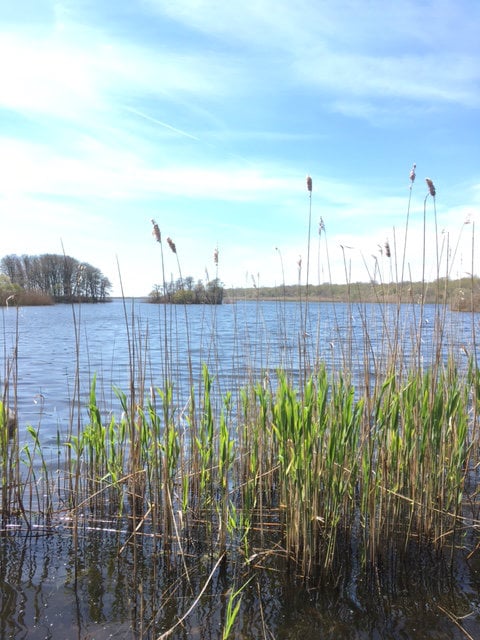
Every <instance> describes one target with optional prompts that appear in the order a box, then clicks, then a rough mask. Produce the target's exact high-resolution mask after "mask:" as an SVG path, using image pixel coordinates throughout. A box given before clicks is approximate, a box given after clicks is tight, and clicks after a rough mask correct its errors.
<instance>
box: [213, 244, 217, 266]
mask: <svg viewBox="0 0 480 640" xmlns="http://www.w3.org/2000/svg"><path fill="white" fill-rule="evenodd" d="M213 262H214V263H215V264H216V265H217V266H218V247H217V248H216V249H215V251H214V252H213Z"/></svg>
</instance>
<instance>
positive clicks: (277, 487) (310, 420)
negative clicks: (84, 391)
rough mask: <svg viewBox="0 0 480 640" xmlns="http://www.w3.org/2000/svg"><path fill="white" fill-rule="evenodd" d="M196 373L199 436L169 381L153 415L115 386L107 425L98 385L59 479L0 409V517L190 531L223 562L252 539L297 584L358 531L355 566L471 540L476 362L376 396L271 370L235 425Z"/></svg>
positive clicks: (394, 379) (415, 375) (324, 566)
mask: <svg viewBox="0 0 480 640" xmlns="http://www.w3.org/2000/svg"><path fill="white" fill-rule="evenodd" d="M202 376H203V384H202V387H201V388H200V390H199V391H198V393H197V394H195V392H194V391H192V399H191V402H192V406H195V407H197V408H198V409H196V411H197V415H196V418H195V422H196V424H197V429H196V431H195V432H192V430H191V428H190V420H186V421H185V420H184V419H183V418H180V417H179V415H178V412H177V407H176V406H175V405H174V402H173V393H172V387H171V386H168V387H167V388H166V389H158V390H157V394H158V402H157V403H156V404H157V406H156V407H154V406H153V404H152V403H151V402H147V404H146V405H145V406H141V405H137V406H136V407H135V410H134V411H132V409H131V407H130V406H129V398H128V397H127V395H125V394H123V393H122V392H120V391H117V393H118V396H119V399H120V402H121V405H122V408H123V413H122V416H121V417H120V418H119V419H118V418H115V417H112V418H111V419H110V421H109V422H107V423H104V421H103V419H102V412H101V410H100V408H99V406H98V403H97V398H96V386H95V385H96V382H95V378H94V380H93V381H92V386H91V391H90V398H89V407H88V412H89V417H90V420H89V423H88V424H86V425H84V426H83V427H82V429H81V431H80V434H79V436H78V437H77V436H74V435H73V434H72V435H70V438H69V439H68V441H67V442H65V443H62V445H61V446H63V447H64V449H65V451H64V455H62V456H61V457H62V459H65V460H68V461H69V463H68V465H65V466H64V467H63V471H62V473H61V475H60V477H59V475H58V473H57V474H52V473H51V472H50V471H49V466H48V465H47V464H46V462H45V458H44V455H43V453H42V445H41V442H40V438H39V434H38V432H37V431H36V430H35V429H33V428H32V427H29V428H28V433H29V435H30V438H31V443H30V444H27V445H24V446H23V447H22V448H21V449H20V450H16V447H17V446H18V445H17V441H16V440H15V439H14V440H13V441H11V440H10V441H9V440H8V438H7V435H6V433H7V431H6V426H5V425H6V418H5V411H4V409H3V405H2V407H1V411H0V434H1V441H0V452H1V455H2V458H1V462H2V487H1V488H2V492H1V496H2V504H1V506H2V517H3V519H4V520H5V519H8V518H12V517H14V516H16V515H18V514H23V518H24V520H25V522H26V524H27V525H28V523H29V521H30V520H31V519H32V518H33V517H34V515H35V514H38V513H41V514H42V515H43V516H48V517H49V518H52V517H53V518H55V517H56V518H58V517H62V518H68V520H70V521H72V522H73V521H74V520H75V519H78V518H80V517H81V518H84V517H88V518H90V519H92V520H94V521H95V520H98V521H102V520H104V519H105V518H109V519H112V518H114V519H118V520H120V519H126V520H128V521H129V522H130V526H131V530H132V535H135V534H139V533H140V532H141V533H142V534H143V535H145V534H147V533H148V534H149V535H153V536H156V537H158V542H159V544H160V545H161V546H164V547H165V548H168V547H169V546H171V545H174V546H176V547H178V548H180V549H181V548H182V544H183V542H182V541H183V540H185V539H187V538H188V537H189V536H192V535H193V536H194V535H195V533H194V532H195V531H198V530H199V527H200V529H201V530H202V532H203V533H202V535H203V534H205V533H207V534H208V536H209V538H210V542H211V545H212V549H216V550H217V551H218V553H222V554H224V553H227V552H229V553H233V554H237V553H240V554H242V555H245V556H246V555H247V553H248V550H249V549H252V548H253V547H255V548H257V545H258V542H259V540H260V541H263V544H264V545H265V548H264V549H262V550H261V552H262V553H265V552H267V551H268V550H270V549H271V548H277V549H279V550H281V553H282V554H284V555H285V556H286V557H288V558H289V560H290V561H291V562H293V563H294V564H295V565H296V566H297V567H298V571H299V572H300V573H301V575H303V576H305V577H310V576H313V575H318V574H319V573H320V574H321V573H323V572H326V573H328V572H329V571H330V570H331V569H332V567H334V566H335V564H336V561H337V560H338V557H337V556H338V554H339V553H340V554H341V553H343V550H344V549H345V548H346V547H348V546H349V545H351V544H353V539H354V538H357V537H358V536H359V535H360V537H361V549H362V561H363V562H364V563H365V564H366V563H373V564H375V562H376V560H377V559H378V557H379V555H380V554H381V553H383V551H384V549H385V546H386V545H387V546H388V545H390V544H391V545H395V546H397V547H399V548H405V547H406V546H408V544H409V543H410V542H411V541H412V540H416V541H418V542H419V543H421V544H425V545H433V546H434V547H436V548H445V547H448V548H452V546H454V545H457V544H458V545H460V544H462V543H463V541H464V539H465V535H464V534H465V533H466V532H470V533H471V532H472V531H478V526H479V524H480V523H479V521H477V520H476V519H475V514H476V507H475V508H473V505H476V485H475V484H473V486H472V478H474V476H475V473H476V465H477V454H478V450H479V442H478V428H477V424H476V422H477V411H478V392H479V390H480V374H479V371H478V369H477V368H475V366H474V364H473V362H472V361H471V362H470V363H469V366H468V367H467V369H466V370H465V371H459V370H458V369H457V367H456V366H455V363H454V362H452V361H449V362H447V363H446V365H445V366H444V367H441V368H438V370H437V371H436V375H435V376H434V375H433V374H432V371H431V370H427V371H425V372H422V371H414V372H408V373H406V374H405V375H404V376H403V377H401V376H398V375H397V372H395V371H390V372H388V375H386V377H385V378H384V380H383V381H382V382H381V384H377V386H376V388H375V394H374V396H373V397H366V395H365V393H363V394H362V393H360V394H358V393H357V392H356V389H355V388H354V386H353V385H352V383H351V382H349V380H348V378H346V377H344V376H343V375H340V374H339V375H332V374H329V373H328V372H327V371H326V368H325V367H324V366H321V367H320V368H319V369H318V371H316V372H315V373H313V374H311V375H310V376H309V377H308V379H307V381H306V383H305V385H304V386H303V388H302V389H299V388H296V387H295V386H294V384H293V383H292V381H291V380H290V379H289V377H288V374H287V373H286V372H285V371H279V372H278V374H277V376H276V378H275V379H274V380H272V379H270V381H269V385H266V384H264V383H257V384H256V385H255V386H254V387H251V386H247V387H245V388H244V389H243V390H242V392H241V394H240V400H239V402H240V408H239V411H238V412H237V411H235V417H234V415H233V399H232V394H231V393H230V392H227V393H226V394H225V395H224V396H223V397H222V398H221V402H220V403H219V402H215V401H214V399H213V397H212V383H213V381H212V377H211V374H210V372H209V371H208V369H207V367H204V369H203V372H202ZM194 396H195V397H194ZM67 452H68V456H67V455H66V454H67ZM12 454H13V455H12ZM76 475H78V481H77V482H75V483H73V481H72V476H76ZM53 476H54V477H53ZM72 486H74V487H75V494H74V495H72ZM468 504H471V505H472V512H471V513H470V514H469V513H467V512H466V505H468ZM355 544H358V540H357V541H356V542H355ZM257 553H258V548H257ZM244 559H245V560H246V559H247V558H246V557H245V558H244Z"/></svg>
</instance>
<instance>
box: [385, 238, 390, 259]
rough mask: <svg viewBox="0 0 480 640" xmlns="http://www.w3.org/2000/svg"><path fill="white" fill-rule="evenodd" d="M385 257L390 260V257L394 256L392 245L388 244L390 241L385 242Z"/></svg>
mask: <svg viewBox="0 0 480 640" xmlns="http://www.w3.org/2000/svg"><path fill="white" fill-rule="evenodd" d="M385 255H386V256H387V258H390V256H391V255H392V254H391V252H390V243H389V242H388V240H387V241H386V242H385Z"/></svg>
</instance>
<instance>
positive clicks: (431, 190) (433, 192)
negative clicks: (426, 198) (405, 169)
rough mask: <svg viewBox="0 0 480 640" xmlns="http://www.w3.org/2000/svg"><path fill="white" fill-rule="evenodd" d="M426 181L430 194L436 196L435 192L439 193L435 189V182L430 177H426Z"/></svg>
mask: <svg viewBox="0 0 480 640" xmlns="http://www.w3.org/2000/svg"><path fill="white" fill-rule="evenodd" d="M425 182H426V183H427V187H428V190H429V192H430V195H431V196H432V198H434V197H435V194H436V193H437V192H436V191H435V185H434V184H433V182H432V181H431V180H430V178H425Z"/></svg>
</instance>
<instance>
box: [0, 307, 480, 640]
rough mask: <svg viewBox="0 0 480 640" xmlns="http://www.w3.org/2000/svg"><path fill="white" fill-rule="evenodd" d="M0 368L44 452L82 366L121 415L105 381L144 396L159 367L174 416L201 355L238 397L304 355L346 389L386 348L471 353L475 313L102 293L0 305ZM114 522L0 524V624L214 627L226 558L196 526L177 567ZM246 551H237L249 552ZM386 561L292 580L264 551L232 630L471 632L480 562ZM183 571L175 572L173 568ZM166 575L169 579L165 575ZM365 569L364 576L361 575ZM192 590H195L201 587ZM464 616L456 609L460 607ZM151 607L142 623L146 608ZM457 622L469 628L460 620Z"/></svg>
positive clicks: (124, 629) (377, 364)
mask: <svg viewBox="0 0 480 640" xmlns="http://www.w3.org/2000/svg"><path fill="white" fill-rule="evenodd" d="M0 314H1V330H0V345H1V352H0V353H1V354H2V355H1V356H0V358H1V361H2V369H1V371H2V374H1V382H2V384H3V385H5V383H6V382H8V384H9V389H8V395H9V404H10V406H14V405H15V406H16V409H17V414H18V422H19V441H20V445H21V446H22V445H23V444H25V443H27V444H28V443H30V442H31V436H30V435H29V433H28V431H27V428H26V427H27V425H31V426H33V427H34V429H35V430H38V434H39V438H40V441H41V443H42V447H43V448H44V452H45V455H46V457H47V460H46V463H47V465H48V467H49V468H50V469H51V470H52V471H53V472H55V469H56V465H58V442H59V441H63V440H64V438H65V437H66V434H68V433H69V432H71V428H72V422H73V423H74V422H75V420H77V419H80V421H81V423H82V424H84V423H86V422H87V421H88V398H89V390H90V385H91V382H92V379H93V377H94V376H96V379H97V397H98V399H99V405H100V407H101V411H102V414H103V416H104V417H106V418H108V417H110V416H111V415H116V416H120V414H121V411H122V407H121V406H120V403H119V401H118V397H117V395H116V393H115V388H118V389H120V390H123V391H124V392H125V393H128V392H129V389H130V385H131V384H133V385H134V386H135V389H136V393H137V397H138V398H139V399H140V398H141V396H142V395H143V396H144V397H145V398H146V399H149V400H151V401H153V402H155V401H156V400H155V399H156V397H157V395H158V394H156V391H155V390H156V389H162V388H164V383H165V380H166V379H171V380H173V381H174V397H175V404H176V406H177V407H178V412H179V414H180V416H181V415H182V411H183V410H184V407H185V405H186V403H187V401H188V397H189V389H190V386H191V385H192V384H193V385H194V386H196V387H198V388H200V387H201V385H202V367H203V365H204V364H206V365H207V366H208V368H209V370H210V372H211V374H212V376H213V379H214V397H215V398H216V400H217V402H218V403H219V404H220V403H221V398H222V397H223V396H224V395H225V393H227V392H228V391H231V392H232V394H233V397H234V398H238V394H239V391H240V388H241V387H243V386H245V384H246V383H248V382H249V381H259V382H261V383H262V384H264V385H275V382H276V371H277V369H285V370H287V371H288V372H289V373H290V375H291V377H292V379H293V380H294V381H295V382H296V383H298V384H300V383H301V381H302V376H303V375H304V372H305V371H306V370H307V371H308V370H310V369H311V370H313V369H315V367H316V366H317V365H318V363H319V362H323V363H325V365H326V367H327V369H328V370H329V371H331V372H332V373H333V374H335V372H341V371H342V370H344V369H348V370H349V371H351V372H352V376H353V381H354V383H355V385H356V386H358V387H359V388H360V387H362V385H364V384H365V380H366V379H368V380H369V383H370V384H374V383H375V381H376V379H381V375H382V373H383V372H384V371H385V370H386V369H387V367H388V366H389V364H390V363H391V361H392V358H394V359H395V362H396V363H397V366H398V367H402V366H405V367H407V368H408V366H410V365H412V363H413V364H414V365H415V366H417V365H418V366H422V367H425V368H427V367H428V366H429V365H430V363H431V362H433V361H434V360H435V358H436V356H437V355H438V354H440V355H441V357H442V358H443V359H445V360H446V359H447V358H448V357H449V356H452V355H453V357H455V359H456V360H457V361H458V366H459V367H462V366H466V364H467V361H468V356H472V357H477V351H476V350H477V346H476V340H475V338H476V331H478V329H479V320H480V318H479V316H478V314H473V315H472V314H459V313H451V312H450V311H449V310H448V309H443V308H437V307H435V306H433V305H432V306H430V305H426V306H424V307H419V306H416V305H415V306H413V305H402V306H400V307H397V306H396V305H355V304H329V303H314V302H310V303H309V304H308V305H305V304H300V303H294V302H251V301H245V302H243V301H239V302H236V303H233V304H224V305H222V306H189V307H180V306H162V305H150V304H146V303H143V302H140V301H137V300H135V301H125V302H123V301H120V300H114V301H113V302H112V303H109V304H103V305H82V306H74V307H72V306H68V305H57V306H52V307H50V306H49V307H26V308H20V309H18V310H17V309H15V308H8V309H5V308H3V309H1V310H0ZM127 538H128V531H126V530H125V528H124V527H123V528H122V526H117V524H116V523H115V522H111V521H105V522H103V523H97V525H96V526H92V523H90V522H88V521H85V522H83V524H82V526H81V527H80V529H79V531H76V533H75V536H74V535H72V531H71V529H70V527H69V525H68V522H67V521H65V522H62V521H61V519H59V520H56V521H53V522H51V523H50V524H49V525H48V526H46V525H45V523H39V524H38V525H36V526H33V527H32V528H31V529H30V530H26V529H25V527H24V526H22V523H21V519H20V521H19V522H13V523H12V522H10V523H8V522H7V523H3V524H2V525H0V638H1V639H2V640H3V639H5V640H7V639H10V638H11V639H17V638H29V639H33V640H36V639H40V638H42V639H43V638H49V639H52V640H60V639H64V638H84V639H85V640H86V639H87V638H88V639H94V638H95V639H97V640H103V639H106V638H152V639H153V638H156V637H159V636H160V634H161V633H162V632H164V631H166V630H167V629H168V628H169V627H170V626H171V625H172V624H174V623H175V621H176V620H178V619H179V618H181V617H182V615H184V614H185V613H186V612H187V611H188V609H189V606H190V605H191V603H192V600H193V598H194V595H198V594H202V597H201V599H200V600H199V602H198V604H197V606H196V607H195V608H194V609H193V610H192V612H191V613H190V614H189V615H188V617H186V618H185V621H184V622H183V623H182V624H181V625H179V626H178V628H177V629H176V630H175V632H173V633H172V635H170V637H172V638H179V639H184V638H185V639H186V638H198V639H199V640H204V639H205V640H207V639H209V640H212V639H216V638H221V637H222V636H221V628H222V624H223V621H224V620H225V616H226V606H227V595H228V593H229V589H230V588H231V586H232V584H237V586H238V584H239V581H240V582H241V573H242V568H241V567H240V566H236V565H234V566H230V565H229V566H228V567H226V568H223V569H222V567H219V568H218V570H217V571H215V573H214V574H212V570H213V569H214V568H215V564H214V560H215V559H214V558H212V557H211V555H209V550H208V547H207V546H203V545H202V541H201V540H200V541H199V540H196V541H190V542H189V543H188V544H187V548H185V550H184V551H185V554H186V557H192V558H193V559H194V560H195V563H194V566H195V569H194V570H192V569H190V570H189V579H188V580H185V579H184V581H183V582H181V577H180V576H181V573H180V576H179V574H178V573H176V572H175V571H173V569H170V562H171V561H170V560H169V558H168V557H166V555H165V553H164V551H162V552H161V553H160V551H159V549H158V548H157V547H156V545H155V542H154V541H152V540H150V539H149V538H148V537H146V538H145V539H144V540H143V541H142V544H141V546H140V547H138V546H136V545H135V546H134V547H125V552H124V553H122V554H120V553H119V549H120V548H121V549H122V550H123V549H124V545H125V540H126V539H127ZM253 552H254V550H252V553H253ZM391 560H392V562H393V564H394V566H395V572H394V575H393V577H392V574H389V576H382V575H381V573H379V574H378V576H377V579H376V581H375V580H373V582H370V583H369V584H368V585H367V583H366V582H364V581H363V580H362V578H361V577H359V572H358V567H356V566H351V567H350V569H349V571H348V572H347V574H346V577H344V578H343V579H342V582H341V583H339V584H328V585H326V586H319V585H311V584H305V583H302V581H298V580H296V579H295V575H294V574H292V575H289V574H288V573H286V572H285V567H284V565H283V564H281V563H279V565H278V567H277V568H275V566H273V567H272V566H270V567H269V570H268V571H266V572H264V573H263V574H261V575H260V576H259V577H258V578H257V579H256V580H255V581H254V582H253V583H252V584H251V585H249V588H248V589H246V590H245V592H244V595H243V600H242V606H241V608H240V612H239V617H238V618H237V621H236V624H235V631H234V632H233V633H232V636H231V637H234V638H244V639H247V638H248V639H253V638H276V639H285V640H286V639H292V640H293V639H294V638H295V639H296V638H302V640H313V639H314V638H322V639H323V638H332V639H333V638H351V639H364V638H365V639H367V638H368V639H371V638H382V639H383V638H392V639H400V638H401V639H403V640H408V639H416V638H419V639H420V638H452V639H456V638H459V639H460V638H465V637H480V573H479V571H480V561H479V559H478V557H477V556H476V555H475V554H474V555H473V556H472V557H471V558H470V559H469V561H468V563H465V562H459V563H458V564H457V563H456V564H455V565H453V564H450V563H449V562H448V559H447V560H445V559H444V558H439V557H437V556H436V555H435V553H433V552H432V554H423V555H422V556H421V558H418V557H417V556H416V555H415V552H414V551H413V550H410V549H406V550H405V553H404V554H402V555H401V556H398V557H395V558H393V559H391ZM184 578H185V576H184ZM172 584H174V585H176V587H175V589H173V587H172ZM372 584H373V585H374V588H372ZM202 589H204V591H202ZM463 616H465V618H463ZM152 620H154V622H155V624H152V623H151V621H152ZM467 633H468V634H470V636H468V635H467Z"/></svg>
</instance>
